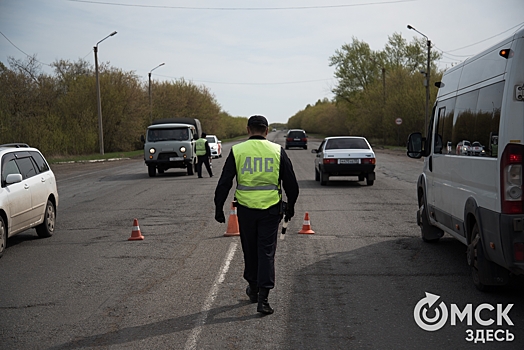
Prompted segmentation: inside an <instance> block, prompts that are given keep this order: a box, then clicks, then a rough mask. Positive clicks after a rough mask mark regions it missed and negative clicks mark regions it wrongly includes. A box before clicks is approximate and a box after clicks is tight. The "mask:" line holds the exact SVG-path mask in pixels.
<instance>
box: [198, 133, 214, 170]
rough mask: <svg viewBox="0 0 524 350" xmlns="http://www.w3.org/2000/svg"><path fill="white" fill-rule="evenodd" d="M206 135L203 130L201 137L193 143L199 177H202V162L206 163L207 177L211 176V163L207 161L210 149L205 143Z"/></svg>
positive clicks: (209, 157) (209, 156)
mask: <svg viewBox="0 0 524 350" xmlns="http://www.w3.org/2000/svg"><path fill="white" fill-rule="evenodd" d="M206 136H207V135H206V133H205V132H203V133H202V135H201V137H200V138H199V139H198V140H197V141H196V145H195V148H196V155H197V158H198V162H197V172H198V177H199V178H202V164H205V165H206V169H207V173H208V174H209V177H213V170H211V164H210V163H209V160H210V159H211V149H210V148H209V144H208V143H207V140H206Z"/></svg>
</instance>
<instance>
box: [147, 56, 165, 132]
mask: <svg viewBox="0 0 524 350" xmlns="http://www.w3.org/2000/svg"><path fill="white" fill-rule="evenodd" d="M164 64H165V63H160V64H159V65H158V66H156V67H155V68H153V69H151V70H150V71H149V73H148V76H149V124H153V100H152V98H151V72H152V71H154V70H155V69H157V68H158V67H161V66H163V65H164Z"/></svg>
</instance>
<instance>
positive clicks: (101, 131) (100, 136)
mask: <svg viewBox="0 0 524 350" xmlns="http://www.w3.org/2000/svg"><path fill="white" fill-rule="evenodd" d="M115 34H116V31H114V32H113V33H111V34H109V35H108V36H106V37H105V38H104V39H102V40H100V41H99V42H97V43H96V45H95V47H94V48H93V50H94V51H95V72H96V102H97V108H98V144H99V146H100V154H101V155H104V128H103V126H102V103H101V102H100V81H99V80H98V44H100V43H101V42H102V41H104V40H106V39H107V38H109V37H110V36H113V35H115Z"/></svg>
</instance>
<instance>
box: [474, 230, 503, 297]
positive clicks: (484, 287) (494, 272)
mask: <svg viewBox="0 0 524 350" xmlns="http://www.w3.org/2000/svg"><path fill="white" fill-rule="evenodd" d="M467 257H468V264H469V265H471V276H472V277H473V284H474V285H475V287H476V288H477V289H478V290H480V291H483V292H489V291H492V290H493V289H494V286H496V285H504V284H506V283H507V282H508V280H509V271H508V270H506V269H504V268H502V267H500V266H498V265H497V264H495V263H494V262H492V261H489V260H488V259H487V258H486V255H485V252H484V245H483V244H482V238H481V237H480V230H479V227H478V224H477V223H475V224H474V225H473V228H472V229H471V243H470V244H469V245H468V254H467ZM484 281H490V282H488V283H489V284H487V283H485V282H484Z"/></svg>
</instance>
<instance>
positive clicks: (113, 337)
mask: <svg viewBox="0 0 524 350" xmlns="http://www.w3.org/2000/svg"><path fill="white" fill-rule="evenodd" d="M283 135H284V134H283V132H277V133H271V134H270V135H269V138H270V139H274V140H276V141H277V142H279V143H281V144H283V141H284V138H283ZM318 144H319V142H318V140H317V141H315V140H311V141H310V144H309V149H312V148H315V146H318ZM231 146H232V144H231V143H226V144H224V145H223V151H224V155H227V154H228V153H229V150H230V148H231ZM376 151H377V169H376V173H377V176H376V181H375V184H374V185H373V186H366V185H365V182H357V181H355V180H356V179H352V178H342V179H337V178H334V179H333V180H334V181H333V182H330V183H329V185H328V186H320V184H319V183H318V182H316V181H314V170H313V159H314V154H312V153H311V152H310V151H309V150H299V149H291V150H289V151H287V153H288V155H289V157H290V158H291V160H292V162H293V166H294V169H295V172H296V174H297V178H298V181H299V186H300V196H299V200H298V202H297V205H296V208H295V212H296V216H295V218H293V220H292V221H291V223H290V225H289V227H288V230H287V231H288V233H287V234H286V235H285V236H283V237H281V238H280V239H279V241H278V248H277V255H276V287H275V289H274V290H273V291H272V292H271V293H270V303H271V305H272V306H273V307H274V308H275V313H274V314H273V315H269V316H261V315H260V314H258V313H257V312H256V304H250V303H249V302H248V299H247V296H246V295H245V287H246V283H245V281H244V280H243V279H242V271H243V267H242V266H243V258H242V250H241V247H240V241H239V238H238V237H224V236H223V234H224V232H225V230H226V225H224V224H219V223H217V222H215V221H214V204H213V194H214V189H215V186H216V183H217V181H218V176H216V177H213V178H209V177H207V173H206V172H205V171H204V172H203V175H204V178H202V179H198V178H197V177H196V176H187V175H186V174H185V172H183V171H182V170H169V171H167V172H166V173H165V174H163V175H161V176H157V177H155V178H149V177H148V174H147V168H146V167H145V165H144V164H143V160H141V159H129V160H121V161H115V162H107V163H96V164H69V165H55V166H53V170H54V171H55V173H56V176H57V179H58V180H57V182H58V188H59V194H60V205H59V208H58V216H57V227H56V231H55V234H54V236H53V237H51V238H48V239H38V238H37V236H36V234H35V232H34V230H30V231H27V232H25V233H23V234H21V235H18V236H15V237H13V238H12V239H10V240H9V242H8V248H7V250H6V251H5V254H4V257H3V258H2V259H0V348H1V349H86V348H97V349H470V348H471V349H473V348H478V347H483V346H482V345H483V344H475V343H473V342H468V341H466V337H467V331H468V330H469V329H473V330H477V329H480V330H483V331H484V330H487V329H492V330H497V329H502V330H504V331H506V330H509V331H510V332H511V333H512V334H513V335H514V336H515V340H514V341H513V342H508V341H493V339H492V341H488V344H486V345H484V347H489V348H497V349H498V348H501V349H515V348H519V347H520V346H521V345H520V346H519V345H516V344H522V341H523V339H524V303H523V302H522V301H523V300H522V293H521V290H522V287H524V282H523V280H522V278H516V277H515V278H513V280H512V282H511V284H510V285H509V286H506V287H504V288H500V289H498V290H496V291H495V292H492V293H481V292H479V291H477V290H476V289H475V288H474V286H473V283H472V281H471V277H470V269H469V267H468V266H467V264H466V255H465V252H466V249H465V246H463V245H462V244H461V243H459V242H458V241H456V240H455V239H453V238H451V237H450V236H447V235H446V236H445V237H444V238H443V239H441V240H440V242H438V243H436V244H427V243H424V242H422V240H421V239H420V230H419V228H418V227H417V225H416V222H415V212H416V210H417V205H416V193H415V184H416V180H417V177H418V174H419V173H420V170H421V167H422V162H421V161H420V160H413V159H409V158H407V157H406V156H405V154H404V153H402V152H393V151H383V150H376ZM224 161H225V156H224V157H223V158H220V159H215V160H213V169H214V171H215V173H216V174H217V175H219V174H220V171H221V167H222V166H223V164H224ZM230 195H231V198H230V200H232V196H233V192H231V193H230ZM225 212H226V218H227V217H228V214H229V212H228V208H225ZM306 212H308V213H309V216H310V220H311V226H312V229H313V230H314V231H315V234H312V235H302V234H298V231H299V230H300V229H301V228H302V224H303V218H304V215H305V213H306ZM134 218H137V219H138V222H139V227H140V230H141V233H142V235H143V236H144V237H145V239H144V240H143V241H128V238H129V237H130V235H131V232H132V228H133V227H132V225H133V219H134ZM426 292H428V293H432V294H436V295H438V296H440V299H439V301H438V303H440V302H441V301H443V302H444V303H446V305H447V306H448V309H450V307H451V305H452V304H456V305H457V306H458V307H459V308H460V309H461V310H462V309H463V308H464V307H465V306H466V305H467V304H472V308H473V310H474V309H475V308H476V307H477V306H479V305H481V304H483V303H487V304H491V305H493V306H494V307H495V308H496V306H497V304H500V305H502V306H503V307H507V305H509V304H514V305H513V306H512V307H511V309H510V312H509V314H508V316H509V317H510V318H511V321H512V323H513V324H514V325H513V326H508V325H507V324H506V323H503V322H502V325H501V326H496V325H495V324H494V325H492V326H489V327H481V326H479V325H478V323H476V322H475V319H473V324H472V325H467V324H466V321H464V322H460V321H459V322H457V325H452V324H451V323H450V322H447V323H446V324H445V325H444V326H443V327H442V328H441V329H439V330H437V331H434V332H429V331H425V330H423V329H421V328H420V327H419V326H418V325H417V323H416V322H415V320H414V308H415V307H416V305H417V303H419V301H421V300H422V299H423V298H425V296H426V294H425V293H426ZM435 312H436V311H435V310H434V309H433V311H432V310H430V311H429V312H428V318H431V317H433V316H434V315H435ZM479 315H480V318H481V319H484V320H487V319H490V318H492V319H494V320H496V312H495V311H493V312H490V311H489V310H484V311H482V313H481V314H479ZM500 334H501V333H499V335H500ZM499 339H500V337H499Z"/></svg>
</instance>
